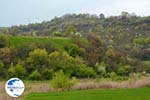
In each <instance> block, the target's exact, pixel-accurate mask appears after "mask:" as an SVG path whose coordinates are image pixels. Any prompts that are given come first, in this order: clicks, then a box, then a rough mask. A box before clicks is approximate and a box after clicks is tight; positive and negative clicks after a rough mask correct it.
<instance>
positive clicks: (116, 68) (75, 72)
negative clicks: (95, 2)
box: [0, 12, 150, 80]
mask: <svg viewBox="0 0 150 100" xmlns="http://www.w3.org/2000/svg"><path fill="white" fill-rule="evenodd" d="M149 25H150V17H139V16H136V15H133V14H129V13H127V12H122V14H121V15H120V16H111V17H107V18H105V16H104V15H103V14H100V16H97V15H89V14H67V15H64V16H62V17H55V18H54V19H52V20H51V21H48V22H42V23H36V24H29V25H20V26H12V27H10V28H6V29H5V31H4V30H3V32H2V33H3V34H2V35H0V68H2V70H3V71H2V72H0V75H1V77H0V78H1V79H4V78H10V77H20V78H22V79H27V80H50V79H52V77H53V76H54V75H55V74H57V73H56V72H58V71H62V73H61V74H62V75H63V73H64V74H65V75H66V74H67V75H69V76H70V77H76V78H96V77H100V78H110V79H111V80H127V79H129V78H130V77H132V76H134V75H137V76H138V75H139V74H140V75H141V76H148V75H149V73H150V27H149ZM20 70H21V71H22V73H20ZM62 75H61V76H62Z"/></svg>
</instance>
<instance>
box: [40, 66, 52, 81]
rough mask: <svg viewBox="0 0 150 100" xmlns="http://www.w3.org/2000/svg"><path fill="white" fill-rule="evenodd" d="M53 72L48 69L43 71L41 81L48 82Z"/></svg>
mask: <svg viewBox="0 0 150 100" xmlns="http://www.w3.org/2000/svg"><path fill="white" fill-rule="evenodd" d="M52 74H53V70H50V69H48V68H45V69H43V71H42V73H41V75H42V79H43V80H49V79H51V78H52Z"/></svg>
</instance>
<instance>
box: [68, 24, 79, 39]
mask: <svg viewBox="0 0 150 100" xmlns="http://www.w3.org/2000/svg"><path fill="white" fill-rule="evenodd" d="M76 32H77V29H76V27H74V26H71V25H69V26H67V28H66V32H65V33H66V35H68V36H70V35H73V34H75V33H76Z"/></svg>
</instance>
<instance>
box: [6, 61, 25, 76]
mask: <svg viewBox="0 0 150 100" xmlns="http://www.w3.org/2000/svg"><path fill="white" fill-rule="evenodd" d="M8 72H9V77H18V78H24V76H25V74H26V69H25V67H23V66H22V65H20V64H17V65H16V66H13V65H11V66H10V68H9V70H8Z"/></svg>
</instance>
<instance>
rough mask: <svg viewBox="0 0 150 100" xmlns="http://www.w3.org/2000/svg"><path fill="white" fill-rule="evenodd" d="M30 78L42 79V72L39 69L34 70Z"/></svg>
mask: <svg viewBox="0 0 150 100" xmlns="http://www.w3.org/2000/svg"><path fill="white" fill-rule="evenodd" d="M29 79H31V80H40V79H41V74H40V73H39V72H38V70H34V71H33V72H32V73H31V74H30V75H29Z"/></svg>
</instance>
